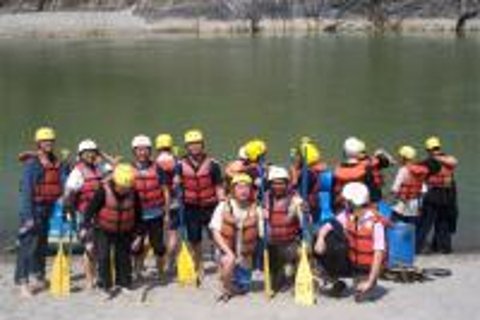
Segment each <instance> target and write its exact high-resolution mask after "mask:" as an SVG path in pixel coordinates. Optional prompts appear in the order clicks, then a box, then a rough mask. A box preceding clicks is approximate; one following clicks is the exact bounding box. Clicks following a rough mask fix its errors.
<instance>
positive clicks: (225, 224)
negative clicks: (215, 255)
mask: <svg viewBox="0 0 480 320" xmlns="http://www.w3.org/2000/svg"><path fill="white" fill-rule="evenodd" d="M230 201H231V200H230V199H228V200H227V202H226V205H225V211H224V212H223V214H222V227H221V230H220V233H221V235H222V237H223V239H224V240H225V242H226V243H227V245H228V247H229V248H230V249H231V250H232V251H233V252H236V251H237V237H239V236H241V237H242V238H241V239H242V243H241V253H240V254H242V255H243V256H251V255H253V253H254V251H255V246H256V244H257V239H258V220H257V215H256V212H255V210H256V209H255V205H252V206H251V207H250V209H249V212H248V216H247V217H246V218H245V221H244V222H243V228H242V229H241V230H239V229H238V227H237V223H236V221H235V217H234V216H233V213H232V211H233V208H232V206H231V203H230ZM239 232H241V234H239ZM236 253H237V254H239V253H238V252H236Z"/></svg>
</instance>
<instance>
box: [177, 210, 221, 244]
mask: <svg viewBox="0 0 480 320" xmlns="http://www.w3.org/2000/svg"><path fill="white" fill-rule="evenodd" d="M214 210H215V207H208V208H199V207H188V206H186V207H185V211H184V217H185V227H186V229H187V239H188V241H189V242H190V243H193V244H199V243H201V242H202V234H203V229H204V228H205V229H207V231H210V230H209V229H208V224H209V223H210V219H211V218H212V214H213V211H214Z"/></svg>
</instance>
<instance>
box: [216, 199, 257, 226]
mask: <svg viewBox="0 0 480 320" xmlns="http://www.w3.org/2000/svg"><path fill="white" fill-rule="evenodd" d="M228 201H229V202H230V206H231V212H232V216H233V217H234V218H235V222H236V224H237V227H239V228H241V227H242V226H243V222H244V221H245V219H246V218H247V217H248V214H251V206H248V207H241V206H240V205H239V204H238V202H237V201H236V200H234V199H230V200H228ZM227 205H228V204H227V202H226V201H222V202H220V203H219V204H218V205H217V207H216V208H215V211H213V215H212V219H211V220H210V223H209V228H210V230H212V231H220V230H221V229H222V222H223V214H224V212H225V211H227V210H230V209H229V208H227V207H226V206H227ZM253 214H255V215H256V216H257V219H258V230H259V234H260V235H263V217H264V214H263V210H262V208H261V207H259V206H257V205H255V207H254V210H253Z"/></svg>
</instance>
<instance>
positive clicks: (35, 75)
mask: <svg viewBox="0 0 480 320" xmlns="http://www.w3.org/2000/svg"><path fill="white" fill-rule="evenodd" d="M0 111H1V116H0V181H1V182H2V183H1V185H0V196H1V199H0V214H1V217H2V219H1V221H0V235H1V238H2V241H4V242H5V241H9V242H11V239H12V237H13V236H14V230H15V227H16V224H17V216H18V181H19V176H20V170H21V167H20V165H19V163H18V162H17V161H16V155H17V154H18V152H20V151H22V150H25V149H29V148H33V147H34V146H33V144H32V142H31V140H32V135H33V133H34V130H35V128H36V127H37V126H40V125H43V124H49V125H52V126H54V127H55V128H56V129H57V131H58V137H59V141H58V145H59V146H61V147H67V148H69V149H71V150H74V149H75V147H76V144H77V143H78V142H79V141H80V140H81V139H83V138H87V137H91V138H94V139H95V140H97V141H98V142H99V144H100V145H101V146H102V147H104V149H105V150H107V151H108V152H111V153H114V154H122V155H124V156H125V157H126V158H128V157H130V150H129V145H130V140H131V138H132V137H133V136H134V135H135V134H138V133H145V134H148V135H151V136H155V135H156V134H157V133H159V132H171V133H172V134H174V135H175V137H176V138H177V141H180V139H181V134H182V133H183V131H184V130H186V129H188V128H191V127H197V128H201V129H202V130H203V131H204V132H205V135H206V138H207V147H208V149H209V150H210V151H211V152H212V153H213V154H214V155H216V156H217V157H218V158H219V159H221V160H222V161H225V160H227V159H230V158H232V157H233V156H234V154H235V150H236V149H237V147H238V146H239V145H240V143H242V142H244V141H245V140H247V139H249V138H252V137H257V136H258V137H262V138H263V139H265V140H267V141H268V144H269V148H270V149H269V150H270V151H269V154H270V157H271V158H272V160H273V161H274V162H278V163H286V162H287V161H288V152H289V149H290V147H291V146H292V145H293V144H294V143H295V142H296V141H297V140H298V139H299V138H300V137H301V136H302V135H309V136H311V137H313V138H314V139H315V140H316V141H317V142H318V143H319V144H320V146H321V148H322V151H323V155H324V157H325V158H326V159H327V161H329V162H330V163H334V162H335V161H337V160H338V159H339V157H340V155H341V144H342V141H343V140H344V139H345V138H346V137H347V136H349V135H358V136H360V137H361V138H363V139H364V140H366V142H367V145H368V148H369V149H370V150H374V149H375V148H377V147H384V148H386V149H387V150H389V151H391V152H395V151H396V149H397V148H398V146H399V145H401V144H404V143H410V144H414V145H415V146H417V147H418V148H421V147H422V142H423V139H424V138H425V137H426V136H428V135H431V134H437V135H439V136H440V137H441V138H442V140H443V143H444V146H445V149H446V151H448V152H450V153H452V154H454V155H456V156H457V157H458V158H459V160H460V167H459V169H458V173H457V180H458V184H459V195H460V198H459V201H460V211H461V218H460V226H459V232H458V236H457V237H456V245H457V247H460V248H462V249H473V248H478V247H479V244H480V242H479V239H480V214H478V213H477V212H476V211H477V208H478V207H479V206H480V197H479V194H478V191H479V189H480V183H479V180H478V179H479V176H480V169H479V168H480V166H479V165H478V163H479V160H480V157H479V155H480V147H479V142H478V141H480V131H479V130H478V127H477V126H478V125H479V124H480V38H468V39H459V40H457V39H453V38H446V37H418V36H387V37H368V36H340V37H337V36H305V37H304V36H302V37H300V36H285V37H278V38H276V37H267V38H254V39H252V38H246V37H245V38H242V37H237V38H210V39H198V38H193V37H190V38H189V37H181V38H162V39H148V40H147V39H143V40H125V39H124V40H82V41H73V40H47V41H45V40H1V41H0ZM420 154H421V155H422V156H423V152H421V153H420Z"/></svg>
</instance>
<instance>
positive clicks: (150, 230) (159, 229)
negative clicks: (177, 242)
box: [134, 217, 166, 256]
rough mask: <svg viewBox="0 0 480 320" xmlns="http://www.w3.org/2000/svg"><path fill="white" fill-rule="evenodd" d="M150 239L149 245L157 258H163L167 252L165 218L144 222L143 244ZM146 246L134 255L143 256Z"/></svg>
mask: <svg viewBox="0 0 480 320" xmlns="http://www.w3.org/2000/svg"><path fill="white" fill-rule="evenodd" d="M147 237H148V243H149V244H150V246H151V247H152V249H153V252H154V253H155V255H156V256H163V255H164V254H165V252H166V248H165V242H164V239H163V217H160V218H155V219H151V220H146V221H143V234H142V243H144V242H145V239H146V238H147ZM144 250H145V246H141V248H140V249H139V250H138V251H136V252H134V254H143V253H144Z"/></svg>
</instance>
